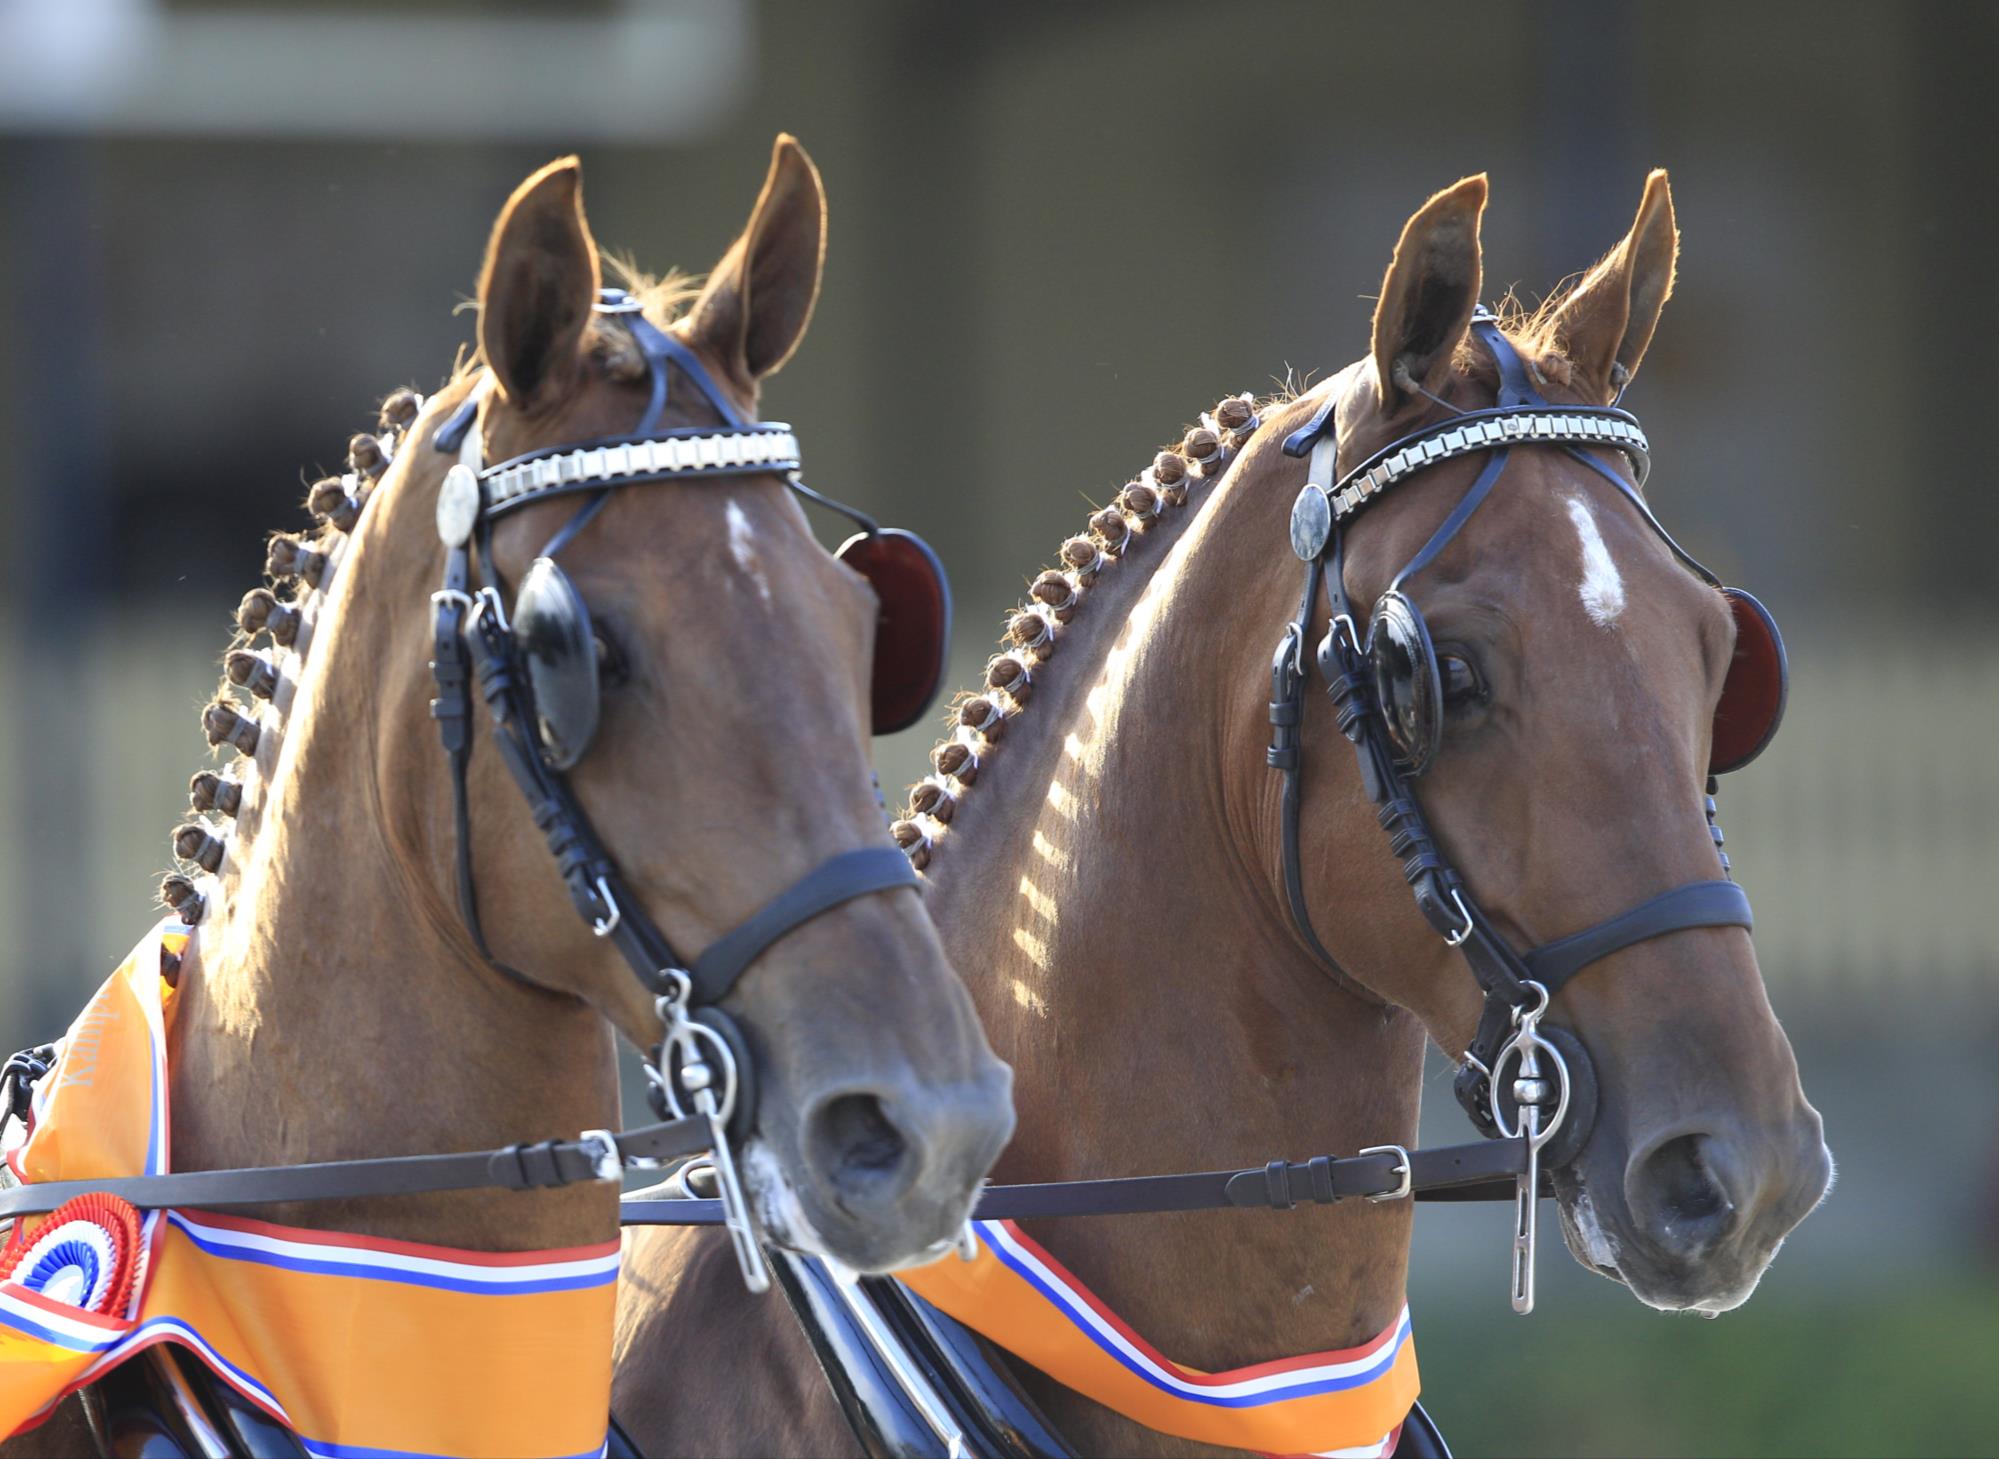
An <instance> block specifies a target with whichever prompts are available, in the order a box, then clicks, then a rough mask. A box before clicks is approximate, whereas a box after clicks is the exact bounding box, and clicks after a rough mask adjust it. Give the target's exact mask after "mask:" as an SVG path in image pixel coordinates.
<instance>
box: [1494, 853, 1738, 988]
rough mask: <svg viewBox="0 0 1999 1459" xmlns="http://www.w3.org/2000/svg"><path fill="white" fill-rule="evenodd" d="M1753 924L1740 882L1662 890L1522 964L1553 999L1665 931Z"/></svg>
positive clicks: (1549, 944)
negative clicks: (1593, 969) (1598, 966)
mask: <svg viewBox="0 0 1999 1459" xmlns="http://www.w3.org/2000/svg"><path fill="white" fill-rule="evenodd" d="M1755 926H1756V918H1755V916H1754V914H1752V913H1751V912H1750V910H1749V894H1748V893H1747V892H1745V891H1743V890H1742V888H1741V886H1740V885H1739V884H1737V883H1735V882H1732V881H1697V882H1689V883H1687V885H1685V886H1681V887H1674V888H1673V889H1672V890H1671V891H1669V892H1661V893H1659V895H1658V896H1656V897H1653V898H1652V899H1651V900H1649V901H1645V902H1640V903H1639V904H1638V905H1637V906H1635V907H1633V908H1632V909H1631V910H1630V911H1628V912H1623V913H1620V914H1619V915H1617V916H1615V917H1613V918H1611V919H1610V920H1609V921H1608V922H1599V923H1597V924H1596V926H1594V927H1585V928H1584V929H1583V930H1582V931H1581V932H1576V933H1572V934H1570V935H1569V936H1567V937H1561V938H1557V939H1556V940H1555V941H1553V942H1545V943H1543V944H1541V946H1539V947H1537V948H1535V949H1534V950H1533V951H1532V952H1530V953H1528V954H1527V955H1526V956H1525V957H1524V958H1523V959H1522V961H1523V962H1525V963H1526V965H1527V971H1528V973H1529V974H1530V975H1531V976H1532V977H1533V979H1534V981H1535V982H1537V983H1539V984H1540V985H1541V986H1542V987H1544V988H1546V989H1547V990H1548V994H1549V996H1550V997H1553V996H1554V995H1555V993H1557V992H1558V991H1560V989H1561V987H1562V985H1563V984H1565V983H1567V982H1568V981H1569V979H1571V978H1573V977H1574V976H1575V975H1576V974H1577V973H1579V972H1581V971H1582V970H1583V969H1584V968H1586V967H1588V966H1589V965H1590V964H1591V963H1593V962H1599V961H1601V960H1602V959H1604V958H1607V957H1609V956H1610V955H1611V954H1612V953H1614V952H1622V951H1623V950H1624V949H1625V948H1627V947H1630V946H1632V945H1633V944H1634V943H1640V942H1645V941H1648V940H1650V939H1651V938H1654V937H1664V936H1665V935H1666V934H1667V933H1669V932H1680V931H1684V930H1685V929H1687V928H1690V927H1741V928H1743V929H1745V930H1748V929H1753V928H1754V927H1755Z"/></svg>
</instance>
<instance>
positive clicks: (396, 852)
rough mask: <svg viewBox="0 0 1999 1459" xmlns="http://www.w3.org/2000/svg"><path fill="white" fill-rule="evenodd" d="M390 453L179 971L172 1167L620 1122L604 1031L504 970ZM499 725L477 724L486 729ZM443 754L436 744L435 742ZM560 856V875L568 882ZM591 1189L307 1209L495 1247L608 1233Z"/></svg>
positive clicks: (335, 573)
mask: <svg viewBox="0 0 1999 1459" xmlns="http://www.w3.org/2000/svg"><path fill="white" fill-rule="evenodd" d="M404 476H405V472H404V470H403V464H402V463H399V464H398V466H397V467H395V468H393V469H392V475H391V476H389V477H387V478H385V479H384V482H383V483H382V485H381V486H380V487H379V488H378V489H377V490H376V492H375V493H374V496H373V498H372V499H371V500H370V502H369V504H368V509H367V511H366V512H365V513H364V514H363V516H362V519H361V522H360V524H359V525H358V527H357V528H356V531H355V532H354V534H353V535H352V536H351V537H347V538H344V539H339V540H338V541H337V542H334V543H331V544H329V545H331V546H332V547H333V549H334V552H335V563H334V566H333V568H332V569H331V570H330V573H329V577H328V578H327V579H326V580H325V581H324V582H323V583H322V586H321V588H320V590H319V591H317V592H315V593H312V594H310V595H308V597H309V600H308V601H307V602H306V603H305V604H304V605H303V607H304V611H305V614H306V625H305V626H304V627H302V628H301V630H300V633H299V636H298V641H297V644H296V646H295V649H294V650H293V651H291V652H288V653H281V654H280V655H279V663H280V672H281V683H280V687H279V690H278V692H277V694H276V695H275V696H274V697H273V699H272V700H271V702H270V703H269V704H267V705H265V706H264V707H263V710H262V714H261V716H260V718H261V721H262V729H261V732H260V736H259V742H258V747H257V751H256V754H255V756H254V766H252V765H251V764H249V763H247V762H245V763H243V764H241V765H239V767H238V771H239V772H240V773H241V775H242V778H243V780H244V785H245V789H244V797H243V809H242V811H241V813H240V814H239V815H238V817H237V818H236V821H235V824H234V827H233V828H232V829H233V835H232V838H231V840H230V844H229V851H228V854H227V858H226V860H225V862H224V864H223V867H222V870H221V872H220V874H219V876H218V877H217V878H215V879H214V884H213V885H212V887H211V888H210V890H209V895H208V909H207V912H206V915H205V916H204V917H203V919H202V922H201V924H200V926H199V928H198V929H197V932H196V936H195V939H194V943H193V945H192V947H191V948H190V956H189V957H188V958H187V960H186V965H185V969H184V971H183V975H182V980H181V997H180V1008H179V1011H178V1013H177V1015H176V1022H175V1038H176V1048H175V1050H174V1054H173V1106H172V1108H173V1163H174V1166H175V1168H178V1169H196V1168H220V1167H224V1166H235V1165H254V1164H280V1163H285V1164H292V1163H298V1162H302V1161H313V1160H330V1159H350V1158H358V1157H365V1156H378V1155H402V1154H418V1153H428V1152H437V1151H451V1150H468V1149H478V1148H482V1147H492V1146H498V1145H505V1144H511V1143H514V1142H517V1141H529V1140H539V1139H547V1138H552V1137H556V1136H565V1137H573V1136H574V1135H575V1133H576V1132H577V1131H578V1130H581V1129H586V1128H608V1127H613V1126H615V1125H616V1123H617V1115H618V1099H617V1087H616V1076H615V1067H614V1061H613V1057H612V1055H613V1044H612V1037H611V1033H610V1030H609V1026H608V1024H606V1023H605V1021H604V1020H603V1019H602V1018H601V1017H599V1016H598V1015H597V1014H596V1013H595V1012H592V1011H590V1010H588V1009H586V1008H585V1007H584V1006H583V1005H582V1004H580V1003H575V1002H572V1001H570V1000H568V999H562V998H557V997H555V996H554V995H550V994H546V993H541V992H538V991H535V990H532V989H527V988H523V987H520V986H518V985H516V984H514V983H512V982H510V981H508V980H506V979H505V978H504V977H503V976H502V975H500V974H499V973H497V972H496V971H494V970H493V969H491V968H489V967H487V966H486V965H485V964H484V963H483V961H482V960H480V959H479V958H478V957H477V955H476V953H475V952H474V950H473V949H472V946H471V944H470V941H469V939H468V938H467V936H466V935H465V933H464V932H463V930H462V928H461V926H460V924H459V919H458V913H457V910H456V906H455V902H454V901H453V900H452V898H453V890H452V884H451V882H450V880H449V877H450V876H451V867H452V861H451V855H452V842H451V840H450V835H451V830H450V828H451V824H452V822H451V810H450V792H449V789H448V786H447V777H448V771H447V769H446V765H445V757H444V753H443V751H442V750H441V749H440V748H438V746H437V741H436V730H435V727H434V725H433V724H432V723H431V721H430V719H429V716H428V714H427V713H426V706H425V701H426V699H427V698H428V688H427V684H428V675H427V673H426V672H425V667H424V663H425V659H426V657H427V655H426V648H427V642H428V631H427V630H428V603H427V598H428V595H429V593H430V591H431V589H432V588H433V587H434V586H435V582H434V581H433V580H432V578H433V575H434V574H435V573H436V572H437V571H438V564H437V561H436V557H437V549H436V532H435V528H434V526H432V525H431V522H430V518H431V515H432V506H431V503H430V502H429V501H428V500H417V499H416V498H419V497H425V496H426V495H427V494H426V493H423V492H421V491H412V490H398V489H397V482H398V479H399V478H402V477H404ZM483 729H484V726H483V725H482V726H480V727H479V729H476V730H475V735H476V734H479V733H482V732H483ZM426 752H427V753H426ZM553 874H554V873H553V871H552V870H551V872H550V875H551V876H553ZM611 1199H612V1198H611V1196H610V1195H609V1194H608V1193H605V1192H600V1191H596V1190H585V1191H580V1192H561V1193H557V1194H555V1195H544V1196H540V1197H538V1198H536V1199H535V1200H532V1201H523V1200H522V1199H521V1198H520V1197H519V1196H517V1195H512V1194H511V1193H507V1192H483V1193H468V1194H464V1195H455V1196H440V1197H411V1198H399V1199H397V1200H395V1201H392V1202H376V1203H365V1204H359V1205H353V1206H349V1205H347V1204H346V1203H328V1204H324V1205H314V1206H311V1207H302V1208H299V1209H297V1210H295V1211H292V1212H287V1213H283V1214H282V1215H281V1219H291V1220H296V1221H297V1222H299V1223H301V1224H308V1225H315V1226H317V1225H327V1226H333V1227H337V1228H340V1229H346V1230H351V1231H357V1232H367V1233H371V1234H378V1235H386V1236H393V1237H397V1238H401V1239H422V1240H425V1241H430V1242H439V1243H443V1244H449V1245H457V1246H466V1247H477V1248H483V1249H540V1248H548V1247H554V1246H565V1245H575V1244H579V1243H581V1242H584V1241H589V1240H601V1239H604V1238H606V1237H607V1236H608V1235H610V1234H611V1231H612V1229H613V1228H612V1225H611V1211H612V1207H611V1205H610V1204H609V1202H610V1200H611Z"/></svg>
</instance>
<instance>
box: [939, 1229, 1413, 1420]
mask: <svg viewBox="0 0 1999 1459" xmlns="http://www.w3.org/2000/svg"><path fill="white" fill-rule="evenodd" d="M973 1224H974V1226H975V1227H976V1229H977V1231H978V1234H979V1237H980V1239H982V1240H983V1241H985V1242H987V1243H988V1244H989V1245H990V1246H991V1248H992V1251H993V1254H994V1255H995V1256H997V1257H998V1258H999V1259H1000V1261H1001V1262H1003V1263H1005V1264H1006V1266H1008V1267H1009V1268H1011V1269H1012V1270H1013V1271H1015V1272H1016V1273H1018V1274H1019V1275H1020V1276H1021V1277H1022V1278H1024V1279H1025V1280H1026V1281H1027V1282H1028V1283H1029V1284H1030V1285H1032V1286H1033V1287H1034V1288H1035V1289H1036V1290H1037V1291H1039V1292H1040V1293H1041V1295H1042V1296H1044V1297H1046V1298H1047V1299H1048V1300H1049V1301H1050V1302H1052V1303H1053V1304H1054V1305H1055V1306H1056V1307H1057V1308H1058V1309H1059V1310H1060V1311H1061V1312H1062V1313H1063V1314H1064V1315H1065V1316H1066V1317H1067V1318H1068V1319H1069V1320H1070V1321H1071V1322H1072V1323H1074V1324H1075V1325H1076V1327H1077V1328H1078V1329H1079V1330H1080V1331H1081V1332H1082V1333H1084V1335H1086V1336H1087V1337H1089V1338H1090V1339H1091V1341H1093V1342H1094V1343H1096V1345H1097V1346H1098V1347H1100V1348H1101V1349H1103V1351H1104V1352H1105V1353H1107V1354H1109V1355H1110V1356H1111V1357H1112V1358H1114V1359H1116V1360H1117V1361H1118V1362H1119V1363H1120V1364H1122V1365H1123V1366H1124V1367H1125V1368H1127V1369H1129V1370H1130V1371H1131V1372H1133V1373H1135V1374H1136V1375H1138V1376H1139V1377H1140V1378H1143V1379H1144V1380H1145V1381H1146V1382H1148V1383H1150V1384H1152V1385H1153V1386H1154V1387H1155V1388H1158V1389H1160V1390H1162V1391H1164V1392H1166V1393H1170V1394H1172V1395H1173V1396H1174V1397H1176V1398H1182V1399H1187V1400H1190V1401H1192V1402H1195V1403H1203V1404H1211V1405H1214V1406H1216V1407H1220V1408H1256V1407H1260V1406H1262V1405H1264V1404H1270V1403H1281V1402H1283V1401H1285V1400H1286V1399H1292V1398H1305V1397H1310V1396H1312V1395H1314V1394H1320V1393H1334V1392H1338V1391H1340V1390H1342V1389H1347V1388H1359V1387H1362V1386H1364V1385H1366V1384H1368V1383H1372V1382H1374V1381H1375V1380H1376V1379H1377V1378H1379V1377H1381V1376H1382V1375H1383V1374H1384V1373H1386V1372H1387V1371H1388V1370H1389V1369H1390V1368H1391V1367H1393V1366H1394V1364H1395V1358H1396V1355H1397V1354H1398V1353H1399V1352H1400V1351H1401V1349H1402V1346H1403V1344H1405V1343H1407V1342H1408V1341H1409V1338H1410V1332H1411V1328H1410V1320H1409V1307H1408V1304H1407V1303H1404V1304H1403V1307H1402V1313H1401V1316H1400V1317H1399V1318H1398V1319H1397V1320H1396V1322H1395V1324H1394V1326H1392V1327H1391V1328H1389V1329H1388V1330H1387V1331H1385V1332H1384V1333H1382V1335H1381V1336H1380V1337H1378V1338H1376V1339H1375V1340H1374V1341H1373V1342H1371V1343H1369V1344H1367V1345H1366V1346H1365V1347H1361V1348H1353V1349H1349V1350H1347V1351H1346V1352H1342V1353H1340V1354H1337V1355H1330V1354H1316V1355H1313V1356H1310V1357H1303V1358H1282V1359H1279V1360H1277V1361H1275V1362H1270V1363H1261V1364H1258V1365H1256V1366H1255V1367H1250V1368H1238V1369H1236V1370H1235V1371H1234V1372H1233V1373H1229V1374H1226V1375H1223V1376H1220V1377H1214V1376H1210V1375H1207V1374H1197V1373H1189V1372H1188V1371H1187V1370H1186V1369H1184V1368H1181V1367H1179V1366H1178V1365H1177V1364H1175V1363H1173V1362H1172V1361H1170V1360H1169V1359H1167V1358H1166V1357H1165V1356H1163V1355H1162V1354H1161V1353H1160V1352H1159V1350H1158V1349H1157V1348H1155V1347H1153V1346H1152V1345H1151V1344H1150V1343H1148V1342H1147V1341H1146V1340H1145V1339H1144V1338H1142V1337H1140V1336H1139V1335H1138V1334H1137V1333H1136V1332H1134V1331H1133V1330H1132V1329H1131V1328H1130V1327H1128V1326H1127V1325H1126V1324H1125V1323H1124V1321H1123V1320H1122V1319H1121V1318H1119V1317H1118V1316H1117V1314H1116V1313H1114V1312H1112V1311H1111V1310H1110V1309H1109V1308H1107V1307H1105V1306H1104V1305H1103V1303H1102V1302H1101V1301H1099V1300H1098V1299H1097V1297H1096V1294H1095V1293H1093V1292H1091V1291H1089V1290H1088V1289H1087V1288H1084V1287H1081V1286H1080V1285H1079V1284H1078V1285H1071V1283H1070V1281H1069V1280H1068V1277H1067V1273H1065V1272H1062V1271H1060V1270H1059V1269H1057V1268H1056V1267H1055V1266H1054V1265H1053V1264H1052V1263H1051V1262H1048V1261H1046V1260H1044V1259H1043V1257H1044V1253H1043V1252H1042V1251H1041V1250H1040V1248H1038V1247H1036V1246H1035V1245H1034V1244H1033V1243H1032V1242H1030V1241H1028V1240H1026V1239H1024V1238H1023V1237H1021V1236H1020V1235H1019V1233H1017V1232H1015V1231H1012V1230H1009V1229H1007V1227H1006V1226H1005V1225H1003V1224H1002V1223H1000V1222H998V1221H978V1222H974V1223H973ZM1329 1358H1330V1359H1331V1361H1329V1360H1328V1359H1329Z"/></svg>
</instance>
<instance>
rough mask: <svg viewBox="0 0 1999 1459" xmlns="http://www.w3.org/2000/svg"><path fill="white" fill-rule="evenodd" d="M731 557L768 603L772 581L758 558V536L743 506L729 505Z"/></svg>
mask: <svg viewBox="0 0 1999 1459" xmlns="http://www.w3.org/2000/svg"><path fill="white" fill-rule="evenodd" d="M728 516H729V556H730V557H731V558H733V559H734V560H735V564H736V566H737V567H739V568H741V569H742V570H743V572H744V573H745V574H747V575H748V577H749V579H750V581H751V582H753V583H755V584H756V585H757V596H758V597H760V598H762V599H763V600H764V601H765V602H766V603H768V602H769V601H770V579H769V578H767V577H765V576H764V565H763V559H761V558H759V557H758V556H757V544H756V534H755V533H754V532H753V531H751V529H750V519H749V518H748V517H747V516H745V515H744V513H743V508H742V505H741V504H740V503H738V502H734V501H732V502H730V503H729V512H728Z"/></svg>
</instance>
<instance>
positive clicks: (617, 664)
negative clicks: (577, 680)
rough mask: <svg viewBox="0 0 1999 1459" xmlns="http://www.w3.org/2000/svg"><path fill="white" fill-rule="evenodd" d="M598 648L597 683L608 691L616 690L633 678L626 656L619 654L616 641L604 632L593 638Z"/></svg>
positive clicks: (596, 634)
mask: <svg viewBox="0 0 1999 1459" xmlns="http://www.w3.org/2000/svg"><path fill="white" fill-rule="evenodd" d="M591 642H592V643H594V644H595V645H596V646H597V682H598V683H599V684H602V685H603V686H604V687H605V688H606V689H615V688H617V687H618V686H619V685H620V684H623V683H625V682H627V681H628V680H629V679H630V678H631V671H630V669H629V668H628V667H627V666H626V663H625V656H624V654H623V653H621V652H619V650H618V645H617V643H616V641H615V640H613V639H611V638H609V637H607V636H606V635H605V634H604V633H603V631H602V630H599V631H598V632H597V633H595V634H593V635H592V636H591Z"/></svg>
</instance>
